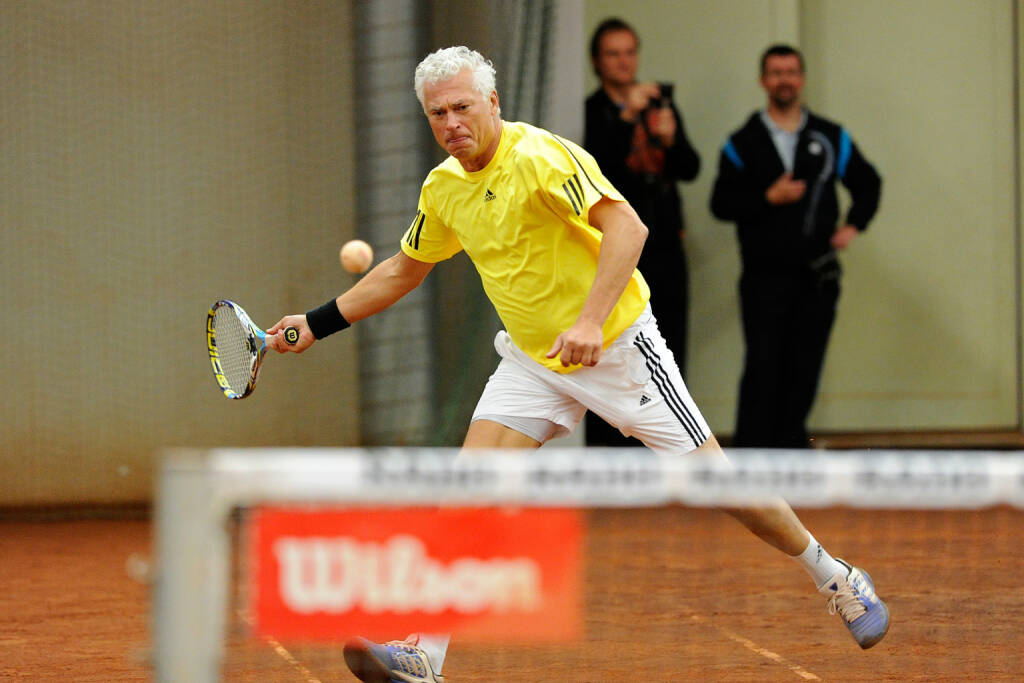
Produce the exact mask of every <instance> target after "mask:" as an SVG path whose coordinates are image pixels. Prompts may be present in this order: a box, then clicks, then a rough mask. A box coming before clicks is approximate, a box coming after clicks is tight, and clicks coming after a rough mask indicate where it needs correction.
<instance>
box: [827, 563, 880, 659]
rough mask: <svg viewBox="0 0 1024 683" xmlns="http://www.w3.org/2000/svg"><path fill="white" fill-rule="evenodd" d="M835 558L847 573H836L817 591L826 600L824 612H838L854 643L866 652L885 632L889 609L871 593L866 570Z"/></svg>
mask: <svg viewBox="0 0 1024 683" xmlns="http://www.w3.org/2000/svg"><path fill="white" fill-rule="evenodd" d="M836 559H837V560H838V562H839V563H840V564H842V565H843V566H844V567H846V569H847V573H846V574H836V575H835V576H833V577H832V578H831V579H830V580H829V581H828V583H826V584H825V585H824V586H822V587H821V588H819V589H818V592H819V593H821V594H822V595H824V596H825V597H827V598H828V613H829V614H835V613H837V612H838V613H839V616H840V617H842V618H843V623H844V624H846V628H848V629H850V633H851V634H853V638H854V640H856V641H857V644H858V645H860V646H861V647H862V648H863V649H865V650H866V649H868V648H869V647H871V646H872V645H875V644H876V643H878V641H880V640H881V639H882V638H884V637H885V633H886V631H888V630H889V608H888V607H886V606H885V603H884V602H882V599H881V598H880V597H878V595H877V594H876V593H875V584H874V582H872V581H871V577H870V576H868V573H867V572H866V571H864V570H863V569H858V568H857V567H853V566H851V565H849V564H847V563H846V562H843V561H842V560H840V559H839V558H836Z"/></svg>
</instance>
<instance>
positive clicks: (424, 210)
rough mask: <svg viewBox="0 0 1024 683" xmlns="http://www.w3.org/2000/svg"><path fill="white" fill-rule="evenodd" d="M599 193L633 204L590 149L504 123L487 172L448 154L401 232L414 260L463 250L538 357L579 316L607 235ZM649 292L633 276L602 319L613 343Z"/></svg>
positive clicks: (556, 366) (554, 363) (504, 317)
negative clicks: (593, 212) (600, 225)
mask: <svg viewBox="0 0 1024 683" xmlns="http://www.w3.org/2000/svg"><path fill="white" fill-rule="evenodd" d="M601 197H608V198H609V199H613V200H615V201H625V199H623V197H622V195H621V194H619V192H618V190H616V189H615V188H614V187H612V184H611V183H610V182H608V180H607V179H606V178H605V177H604V175H603V174H602V173H601V170H600V168H598V165H597V162H596V161H594V158H593V157H592V156H591V155H590V154H588V153H587V152H586V151H584V150H583V148H581V147H579V146H578V145H576V144H573V143H572V142H570V141H568V140H565V139H563V138H560V137H557V136H555V135H554V134H552V133H549V132H548V131H546V130H542V129H540V128H535V127H534V126H531V125H529V124H526V123H512V122H508V121H504V122H503V124H502V133H501V140H500V142H499V144H498V150H497V152H495V154H494V158H493V159H491V161H490V163H488V164H487V166H486V167H485V168H483V169H481V170H480V171H475V172H469V171H466V170H465V169H463V168H462V166H461V164H459V162H458V160H457V159H455V158H454V157H448V159H446V160H445V161H443V162H442V163H441V164H439V165H438V166H437V167H436V168H434V170H432V171H431V172H430V174H429V175H428V176H427V179H426V180H425V181H424V182H423V188H422V190H421V191H420V201H419V210H418V211H417V212H416V217H415V219H413V222H412V225H410V226H409V229H408V230H407V231H406V233H405V236H404V237H403V239H402V250H403V251H404V252H405V253H406V254H407V255H408V256H410V257H411V258H414V259H417V260H419V261H425V262H427V263H436V262H438V261H443V260H444V259H447V258H451V257H452V256H454V255H455V254H457V253H458V252H459V251H462V250H463V249H465V251H466V254H467V255H468V256H469V258H470V260H472V261H473V265H475V266H476V269H477V272H478V273H479V274H480V279H481V281H482V282H483V286H484V291H485V292H486V293H487V296H488V298H489V299H490V300H491V303H492V304H494V308H495V309H496V310H497V311H498V316H499V317H500V318H501V321H502V323H503V324H504V325H505V329H506V330H507V331H508V334H509V336H510V337H511V338H512V341H513V342H515V344H516V346H518V347H519V348H520V349H522V350H523V351H524V352H525V353H526V354H527V355H529V356H530V357H531V358H533V359H534V360H536V361H537V362H538V363H541V364H542V365H545V366H547V367H549V368H551V369H552V370H555V371H558V372H570V371H571V370H575V369H577V368H579V367H580V366H578V365H576V366H572V367H569V368H564V367H562V364H561V362H560V361H559V360H558V358H557V357H556V358H553V359H549V358H545V354H546V353H547V352H548V351H549V350H550V349H551V345H552V344H554V342H555V338H556V337H558V335H559V334H561V333H562V332H565V331H566V330H568V329H569V328H570V327H572V325H573V323H575V322H576V318H577V317H579V314H580V311H581V310H582V308H583V302H584V301H585V300H586V298H587V294H588V293H589V292H590V287H591V285H592V284H593V282H594V276H595V274H596V272H597V256H598V251H599V250H600V248H601V232H600V231H599V230H597V229H595V228H594V227H593V226H591V225H590V224H589V223H588V222H587V221H588V215H589V212H590V208H591V207H592V206H593V205H594V204H596V203H597V202H598V200H599V199H601ZM649 298H650V289H649V288H648V287H647V283H646V282H645V281H644V279H643V276H641V275H640V272H639V271H637V270H635V269H634V271H633V276H632V278H631V279H630V281H629V284H628V285H627V286H626V289H625V291H623V293H622V296H621V297H620V298H619V301H618V303H617V304H616V305H615V308H614V309H612V312H611V314H609V316H608V319H607V320H606V321H605V323H604V327H603V332H604V345H605V346H606V347H607V346H608V345H609V344H610V343H611V342H612V341H613V340H614V339H615V338H616V337H617V336H619V334H621V333H622V331H623V330H625V329H626V328H627V327H629V326H630V325H631V324H632V323H633V322H634V321H635V320H636V319H637V317H638V316H639V315H640V313H641V312H643V309H644V306H645V305H646V304H647V300H648V299H649Z"/></svg>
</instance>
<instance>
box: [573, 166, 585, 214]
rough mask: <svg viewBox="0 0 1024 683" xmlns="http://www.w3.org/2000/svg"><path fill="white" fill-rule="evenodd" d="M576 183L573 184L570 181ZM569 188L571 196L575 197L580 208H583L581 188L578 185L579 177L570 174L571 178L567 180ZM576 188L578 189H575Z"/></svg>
mask: <svg viewBox="0 0 1024 683" xmlns="http://www.w3.org/2000/svg"><path fill="white" fill-rule="evenodd" d="M573 180H575V181H576V182H575V183H573V182H572V181H573ZM569 187H570V188H572V191H573V194H575V195H576V200H577V201H578V202H579V203H580V206H585V204H584V203H583V196H582V195H583V186H582V185H580V177H579V176H578V175H576V174H575V173H573V174H572V178H569ZM577 188H578V189H577Z"/></svg>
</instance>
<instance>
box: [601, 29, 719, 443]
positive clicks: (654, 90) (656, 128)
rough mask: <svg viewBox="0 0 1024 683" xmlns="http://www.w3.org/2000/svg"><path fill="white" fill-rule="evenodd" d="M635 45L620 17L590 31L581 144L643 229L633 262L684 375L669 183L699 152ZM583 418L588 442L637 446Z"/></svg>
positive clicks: (683, 288) (688, 170)
mask: <svg viewBox="0 0 1024 683" xmlns="http://www.w3.org/2000/svg"><path fill="white" fill-rule="evenodd" d="M638 51H639V39H638V38H637V35H636V32H635V31H634V30H633V28H632V27H631V26H630V25H629V24H627V23H626V22H624V21H622V20H621V19H615V18H612V19H606V20H605V21H603V22H601V24H600V25H599V26H598V27H597V28H596V29H595V30H594V35H593V37H592V38H591V41H590V57H591V63H592V65H593V67H594V73H596V74H597V76H598V78H600V79H601V87H599V88H598V89H597V90H595V91H594V92H593V93H592V94H591V95H590V97H588V98H587V102H586V128H585V132H584V138H583V146H584V148H586V150H587V151H588V152H590V153H591V154H593V155H594V158H595V159H597V162H598V164H599V165H600V166H601V170H602V171H604V174H605V176H606V177H607V178H608V180H610V181H611V183H612V184H613V185H614V186H615V188H616V189H618V190H619V192H621V193H622V194H623V196H625V198H626V200H627V201H629V203H630V205H631V206H632V207H633V208H634V209H635V210H636V212H637V214H638V215H639V216H640V220H642V221H643V223H644V225H646V226H647V228H648V230H649V231H650V233H649V235H648V237H647V243H646V244H645V245H644V250H643V252H642V253H641V255H640V262H639V264H638V265H637V268H639V270H640V272H641V273H643V274H644V279H646V280H647V284H648V285H649V286H650V288H651V308H652V309H653V310H654V311H655V313H656V315H657V316H658V327H659V328H660V330H661V333H662V335H663V336H664V337H665V342H666V343H667V344H668V347H669V348H670V349H671V350H672V355H673V356H675V359H676V363H677V364H678V365H679V371H680V372H681V373H682V375H683V377H684V378H685V377H686V336H687V315H688V310H687V309H688V307H689V275H688V273H687V266H686V254H685V252H684V250H683V212H682V205H681V203H680V197H679V191H678V189H677V188H676V183H678V182H679V181H689V180H693V179H694V178H696V177H697V173H698V171H699V170H700V157H699V156H698V155H697V152H696V150H695V149H694V148H693V145H691V144H690V141H689V140H688V139H687V137H686V130H685V129H684V128H683V120H682V117H681V116H680V115H679V111H678V110H677V109H676V107H675V104H674V103H673V102H672V92H671V86H670V85H668V84H658V83H638V82H637V80H636V72H637V61H638ZM586 419H587V423H586V424H587V444H588V445H591V446H623V445H636V446H640V442H638V441H635V440H633V439H628V440H627V439H626V438H625V437H623V436H622V435H621V434H620V433H619V432H618V430H616V429H614V428H612V427H609V426H608V425H607V424H606V423H605V422H604V421H603V420H601V419H600V418H599V417H597V416H596V415H594V414H592V413H588V414H587V418H586Z"/></svg>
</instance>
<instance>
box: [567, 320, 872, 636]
mask: <svg viewBox="0 0 1024 683" xmlns="http://www.w3.org/2000/svg"><path fill="white" fill-rule="evenodd" d="M624 334H626V335H627V336H626V337H625V339H624V340H623V339H619V340H616V341H615V342H614V343H613V344H612V345H611V346H609V348H608V349H607V350H606V352H605V354H604V355H603V356H602V359H601V362H600V363H598V365H596V366H594V368H586V369H584V370H579V371H577V372H574V373H571V374H569V375H567V376H566V377H567V378H570V379H568V380H566V381H568V382H571V383H572V385H573V387H574V390H575V391H576V392H577V393H576V394H575V395H576V398H577V400H579V401H580V402H581V403H583V404H584V405H586V406H587V407H588V408H591V409H593V410H595V411H597V412H599V413H600V414H602V415H605V416H606V417H607V419H608V420H609V421H611V422H612V423H613V424H617V425H618V426H619V427H620V428H621V429H623V431H625V432H628V433H632V434H633V435H635V436H636V437H637V438H639V439H640V440H641V441H643V442H644V443H645V444H647V446H649V447H650V448H651V449H652V450H654V451H656V452H658V453H661V454H663V455H666V456H670V457H671V456H678V455H680V454H684V453H689V454H690V455H689V456H688V457H708V458H715V459H721V460H722V461H725V462H728V460H727V458H726V455H725V453H724V452H723V451H722V449H721V447H720V446H719V444H718V441H717V440H716V439H715V437H714V436H713V435H712V434H711V432H710V429H709V428H708V426H707V423H706V422H705V420H704V418H703V417H702V416H701V414H700V411H699V410H698V409H697V406H696V404H695V403H694V401H693V399H692V397H691V396H690V393H689V390H688V389H687V388H686V384H685V383H684V382H683V379H682V377H681V375H680V374H679V371H678V368H676V366H675V363H674V361H673V360H672V356H671V353H670V352H669V350H668V348H667V347H666V346H665V343H664V340H663V339H662V338H661V335H660V334H659V332H658V330H657V324H656V322H655V321H654V319H653V315H646V314H645V315H644V316H641V318H640V320H638V322H637V324H635V325H634V326H633V327H631V328H630V329H629V330H627V332H626V333H624ZM624 341H625V342H631V343H622V342H624ZM602 365H603V366H604V368H603V369H602ZM591 371H592V372H591ZM726 512H728V513H730V514H731V515H732V516H733V517H735V518H736V519H737V520H738V521H739V522H740V523H741V524H743V525H744V526H746V527H747V528H748V529H749V530H750V531H751V532H752V533H754V534H755V535H756V536H757V537H758V538H760V539H762V540H763V541H765V542H766V543H768V544H769V545H771V546H773V547H775V548H778V549H779V550H781V551H782V552H784V553H786V554H787V555H788V556H790V557H792V558H793V559H794V560H795V561H796V562H797V563H798V564H799V565H800V566H801V567H803V568H804V569H805V570H806V571H807V573H808V574H809V575H810V576H811V578H812V580H813V581H814V584H815V586H816V587H817V588H818V590H819V591H820V592H821V593H822V594H824V595H826V596H827V597H829V605H830V607H829V609H830V611H836V612H839V614H840V615H841V616H842V617H843V620H844V623H845V624H846V625H847V627H848V628H849V629H850V631H851V633H853V635H854V637H855V638H856V640H857V642H858V643H859V644H860V645H861V647H865V648H866V647H871V645H874V644H875V643H877V642H878V641H879V640H881V638H882V636H884V635H885V632H886V630H887V629H888V623H889V614H888V610H887V608H886V607H885V604H884V603H883V602H882V601H881V600H879V599H878V597H877V596H876V595H875V593H874V586H873V584H871V580H870V578H869V577H867V574H865V573H863V572H861V571H860V570H858V569H856V568H854V567H851V566H850V565H849V564H846V563H845V562H843V561H842V560H839V559H837V558H833V557H832V556H831V555H830V554H829V553H828V552H826V551H825V549H824V548H823V547H822V546H821V544H819V543H818V542H817V540H815V538H814V537H813V536H812V535H811V534H810V533H809V532H808V531H807V529H806V528H804V525H803V524H802V523H801V522H800V519H799V518H798V517H797V515H796V513H795V512H794V511H793V509H792V508H791V507H790V506H789V504H788V503H786V502H785V501H783V500H782V499H778V500H777V501H775V502H774V503H769V504H762V505H758V506H749V507H737V508H731V509H728V510H726Z"/></svg>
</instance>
